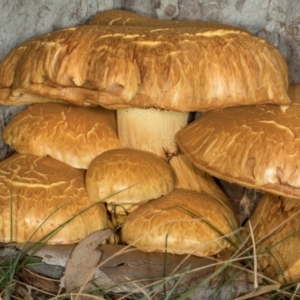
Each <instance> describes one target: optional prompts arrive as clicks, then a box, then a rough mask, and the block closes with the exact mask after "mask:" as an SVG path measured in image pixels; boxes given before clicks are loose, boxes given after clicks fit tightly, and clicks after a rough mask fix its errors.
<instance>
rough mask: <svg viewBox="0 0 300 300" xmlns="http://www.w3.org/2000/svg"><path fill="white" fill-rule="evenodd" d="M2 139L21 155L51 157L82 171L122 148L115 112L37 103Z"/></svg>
mask: <svg viewBox="0 0 300 300" xmlns="http://www.w3.org/2000/svg"><path fill="white" fill-rule="evenodd" d="M2 138H3V141H4V142H5V143H6V144H8V145H10V146H12V147H13V148H14V149H15V150H17V151H18V152H19V153H30V154H34V155H38V156H45V155H49V156H51V157H53V158H55V159H58V160H60V161H63V162H65V163H67V164H69V165H71V166H72V167H75V168H82V169H87V167H88V166H89V164H90V162H91V161H92V159H93V158H95V157H96V156H97V155H99V154H100V153H102V152H104V151H106V150H110V149H115V148H121V144H120V141H119V139H118V135H117V125H116V117H115V113H114V111H111V110H106V109H104V108H101V107H94V108H86V107H77V106H70V105H65V104H59V103H38V104H34V105H32V106H30V107H28V108H27V109H25V110H23V111H22V112H20V113H19V114H18V115H17V116H15V117H14V119H13V120H12V121H11V122H10V123H9V124H8V125H7V127H6V128H5V129H4V131H3V133H2Z"/></svg>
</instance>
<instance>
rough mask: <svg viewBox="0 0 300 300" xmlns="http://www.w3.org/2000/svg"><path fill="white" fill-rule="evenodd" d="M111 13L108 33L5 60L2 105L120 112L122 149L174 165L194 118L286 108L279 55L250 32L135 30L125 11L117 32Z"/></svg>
mask: <svg viewBox="0 0 300 300" xmlns="http://www.w3.org/2000/svg"><path fill="white" fill-rule="evenodd" d="M119 13H120V14H122V13H121V12H119ZM111 14H112V17H111V20H110V21H109V12H108V13H107V12H106V13H105V16H106V17H105V18H104V20H105V21H104V23H105V25H104V24H103V25H102V24H100V25H92V24H89V25H84V26H78V27H71V28H67V29H62V30H58V31H55V32H52V33H49V34H47V35H44V36H41V37H37V38H34V39H32V40H30V41H28V42H25V43H24V44H22V45H20V46H19V47H17V48H15V49H14V50H12V51H11V52H10V53H9V54H8V55H7V56H6V57H5V58H4V59H3V60H2V61H1V62H0V102H1V104H3V105H19V104H23V103H26V104H27V103H32V101H34V102H38V101H42V102H44V101H49V98H51V99H52V100H53V101H66V102H70V103H73V104H76V105H83V106H91V105H92V106H95V105H102V106H104V107H107V108H110V109H118V116H117V118H118V131H119V138H120V141H121V144H122V146H123V147H128V148H135V149H140V150H146V151H150V152H154V153H155V154H157V155H160V156H162V157H164V158H165V159H167V160H168V159H169V158H170V157H172V156H173V155H176V154H177V150H178V149H177V146H176V143H175V142H174V134H175V133H176V132H177V131H178V130H179V129H180V128H182V127H183V126H185V125H186V124H187V120H188V113H189V112H193V111H206V110H211V109H216V108H221V107H225V106H233V105H247V104H257V103H277V104H281V105H285V104H289V103H290V100H289V98H288V96H287V93H286V90H287V85H288V70H287V65H286V62H285V60H284V58H283V56H282V55H281V54H280V53H279V51H278V50H277V49H276V48H275V47H273V46H272V45H270V44H269V43H267V42H266V41H264V40H262V39H259V38H257V37H255V36H253V35H252V34H250V33H248V32H246V31H245V30H241V29H238V28H234V27H231V26H227V25H221V24H217V23H206V22H195V21H165V20H155V21H151V22H149V18H146V17H141V16H138V17H137V19H138V22H137V25H136V24H135V21H134V20H135V19H134V18H133V19H131V20H132V22H131V20H130V22H127V21H126V20H127V19H128V18H127V14H128V13H127V12H124V15H125V17H124V19H125V20H124V22H122V23H121V24H122V25H120V23H118V22H115V21H116V15H115V13H114V12H112V13H111ZM97 18H98V19H97V20H96V21H95V22H96V24H99V19H101V14H100V15H98V17H97ZM118 18H119V17H118ZM142 19H144V21H142ZM143 22H144V23H143ZM154 23H155V25H153V26H152V24H154ZM45 97H46V99H45ZM162 110H163V111H162ZM164 115H166V116H164ZM166 118H167V119H166ZM170 120H172V121H170ZM144 123H145V124H148V128H145V126H143V125H144ZM120 124H121V125H120ZM149 125H150V126H149ZM156 133H158V135H159V136H156V135H155V134H156ZM167 133H168V134H167ZM161 136H163V137H164V140H163V141H161ZM167 136H168V137H167ZM135 137H136V138H135Z"/></svg>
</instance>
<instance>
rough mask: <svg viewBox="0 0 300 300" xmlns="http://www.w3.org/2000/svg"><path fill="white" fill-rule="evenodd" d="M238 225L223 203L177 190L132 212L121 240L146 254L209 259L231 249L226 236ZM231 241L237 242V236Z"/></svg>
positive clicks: (123, 229) (232, 237)
mask: <svg viewBox="0 0 300 300" xmlns="http://www.w3.org/2000/svg"><path fill="white" fill-rule="evenodd" d="M237 226H238V225H237V221H236V218H235V216H234V213H233V212H232V211H231V210H230V209H228V207H227V206H226V205H224V204H223V203H222V202H220V201H218V200H216V199H214V198H212V197H210V196H208V195H205V194H202V193H197V192H193V191H188V190H183V189H174V190H173V191H172V192H171V193H170V194H169V195H166V196H163V197H161V198H159V199H155V200H152V201H149V202H147V203H146V204H144V205H141V206H140V207H138V208H137V209H136V210H134V211H133V212H132V213H130V214H129V215H128V216H127V218H126V220H125V222H124V225H123V227H122V228H121V240H122V241H123V242H125V243H127V244H132V245H133V246H135V247H137V248H139V249H140V250H143V251H146V252H153V251H156V252H164V251H167V252H169V253H173V254H193V255H197V256H207V255H214V254H217V253H219V252H220V251H221V250H223V249H231V248H232V247H233V246H232V244H230V243H229V242H228V241H227V240H226V238H224V235H230V234H231V233H232V232H233V231H234V229H236V228H237ZM228 239H229V240H231V241H232V242H233V243H234V242H235V237H234V234H231V235H230V236H228Z"/></svg>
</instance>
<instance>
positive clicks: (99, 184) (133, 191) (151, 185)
mask: <svg viewBox="0 0 300 300" xmlns="http://www.w3.org/2000/svg"><path fill="white" fill-rule="evenodd" d="M85 181H86V189H87V192H88V196H89V198H90V200H91V201H92V202H103V203H107V209H108V211H109V212H110V213H111V215H112V220H113V224H114V225H115V226H118V225H121V224H122V223H123V220H124V218H125V217H126V215H127V214H128V213H129V212H131V211H133V210H134V209H136V208H137V207H138V206H139V205H141V204H143V203H146V202H147V201H149V200H151V199H155V198H158V197H160V196H162V195H166V194H168V193H170V192H171V191H172V190H173V189H174V185H175V174H174V172H173V170H172V168H171V166H170V165H169V164H168V163H167V162H166V161H165V160H164V159H162V158H161V157H159V156H157V155H155V154H153V153H150V152H146V151H141V150H133V149H113V150H109V151H106V152H104V153H102V154H100V155H99V156H97V157H96V158H95V159H94V160H93V161H92V162H91V164H90V166H89V168H88V170H87V173H86V180H85Z"/></svg>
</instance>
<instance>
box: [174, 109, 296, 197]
mask: <svg viewBox="0 0 300 300" xmlns="http://www.w3.org/2000/svg"><path fill="white" fill-rule="evenodd" d="M176 141H177V143H178V145H179V147H180V148H181V150H182V151H183V152H184V153H185V154H186V155H187V157H188V158H189V159H190V160H191V162H192V163H193V164H194V165H195V166H197V167H198V168H199V169H202V170H204V171H206V172H208V173H209V174H211V175H213V176H215V177H217V178H221V179H224V180H226V181H229V182H235V183H238V184H240V185H242V186H246V187H250V188H256V189H261V190H264V191H268V192H271V193H274V194H278V195H284V196H287V197H292V198H299V197H300V167H299V162H300V151H299V148H300V105H298V104H292V105H290V106H289V107H288V108H287V107H285V108H282V107H280V106H277V105H260V106H248V107H246V106H244V107H241V106H240V107H231V108H225V109H222V110H218V111H213V112H210V113H206V114H204V115H203V116H202V117H201V118H199V119H198V120H196V121H195V122H193V123H192V124H190V125H188V126H187V127H185V128H183V129H182V130H181V131H180V132H179V133H178V134H177V135H176Z"/></svg>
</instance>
